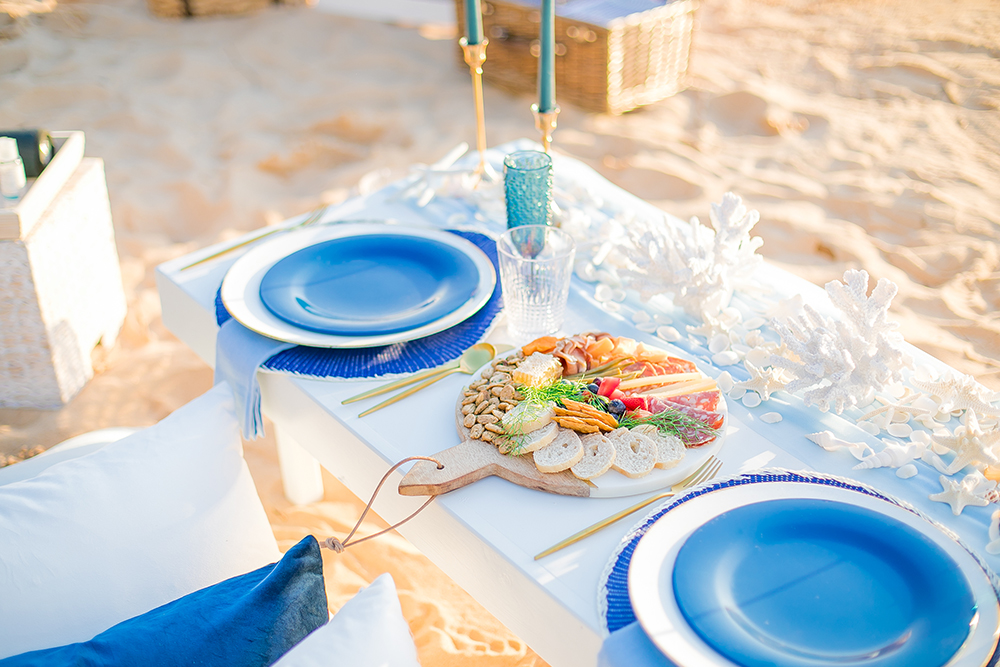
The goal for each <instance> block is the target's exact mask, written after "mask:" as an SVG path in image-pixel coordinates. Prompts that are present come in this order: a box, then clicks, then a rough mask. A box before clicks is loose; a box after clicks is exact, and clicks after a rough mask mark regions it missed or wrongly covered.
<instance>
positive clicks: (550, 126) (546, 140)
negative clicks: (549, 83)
mask: <svg viewBox="0 0 1000 667" xmlns="http://www.w3.org/2000/svg"><path fill="white" fill-rule="evenodd" d="M531 113H533V114H535V128H536V129H537V130H538V131H539V132H541V133H542V147H543V148H544V149H545V152H546V153H548V152H549V146H551V145H552V133H553V132H555V130H556V117H557V116H559V107H552V110H551V111H539V110H538V105H537V104H532V105H531Z"/></svg>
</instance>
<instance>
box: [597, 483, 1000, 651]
mask: <svg viewBox="0 0 1000 667" xmlns="http://www.w3.org/2000/svg"><path fill="white" fill-rule="evenodd" d="M772 482H799V483H803V484H822V485H824V486H835V487H838V488H841V489H848V490H850V491H857V492H858V493H863V494H865V495H868V496H873V497H875V498H879V499H881V500H884V501H886V502H889V503H892V504H893V505H896V506H898V507H902V508H903V509H906V510H908V511H910V512H913V513H914V514H916V515H918V516H920V517H921V518H923V519H925V520H927V521H928V522H929V523H931V524H933V525H935V526H937V527H938V528H939V529H941V530H943V531H944V532H945V533H946V534H948V535H950V536H951V537H953V538H955V540H956V541H957V542H958V543H959V544H961V545H962V546H963V547H964V548H965V549H966V551H968V552H969V553H970V554H971V555H972V557H973V558H974V559H975V560H976V562H977V563H979V565H980V567H982V568H983V571H984V572H986V574H987V576H989V578H990V581H991V583H992V584H993V588H994V590H998V589H1000V580H998V579H997V576H996V575H995V574H994V573H993V572H992V570H991V569H990V568H989V567H988V566H987V565H986V564H985V563H984V562H983V560H982V559H981V558H980V557H979V556H977V555H976V554H975V552H973V551H972V550H970V549H969V548H968V547H966V546H965V545H964V544H962V542H961V541H960V540H958V539H957V537H955V535H954V534H952V533H951V531H949V530H948V529H947V528H945V527H943V526H941V525H940V524H938V523H936V522H934V521H932V520H930V519H928V518H927V517H925V516H923V515H922V514H920V512H918V511H916V510H915V509H913V508H912V507H911V506H909V505H908V504H906V503H904V502H902V501H900V500H896V499H894V498H892V497H890V496H887V495H884V494H882V493H880V492H879V491H877V490H875V489H873V488H872V487H870V486H866V485H864V484H861V483H859V482H856V481H854V480H844V479H840V478H837V477H833V476H828V475H821V474H818V473H797V472H790V471H787V470H761V471H758V472H755V473H747V474H743V475H739V476H736V477H733V478H730V479H726V480H719V481H717V482H713V483H711V484H706V485H704V486H701V487H699V488H697V489H695V490H693V491H691V492H690V493H687V494H685V495H683V496H681V497H679V498H675V499H673V500H671V501H670V502H669V503H668V504H667V505H665V506H663V507H661V508H659V509H656V510H654V511H653V512H652V513H650V514H649V515H648V516H647V517H646V518H645V519H643V520H642V521H641V522H640V523H639V524H637V525H636V527H635V528H633V529H632V530H631V531H630V532H629V533H628V534H627V535H626V536H625V537H624V538H623V539H622V542H621V544H620V545H619V547H618V549H617V550H616V551H615V553H614V555H613V556H612V557H611V560H610V561H609V562H608V565H607V567H606V568H605V570H604V577H602V582H601V588H600V592H599V598H600V599H599V601H598V604H599V606H600V608H601V612H602V614H603V617H604V624H605V627H606V628H607V630H608V632H614V631H615V630H620V629H622V628H624V627H625V626H627V625H630V624H631V623H633V622H635V621H636V617H635V612H634V611H633V610H632V602H631V600H630V599H629V595H628V568H629V564H630V563H631V562H632V555H633V554H634V553H635V548H636V547H637V546H638V545H639V540H641V539H642V537H643V536H644V535H645V534H646V532H647V531H648V530H649V529H650V528H652V527H653V525H654V524H655V523H656V522H657V520H658V519H659V518H660V517H662V516H663V515H664V514H666V513H667V512H669V511H671V510H672V509H674V508H676V507H680V506H681V505H683V504H684V503H686V502H688V501H689V500H691V499H693V498H697V497H698V496H703V495H705V494H706V493H712V492H713V491H718V490H719V489H725V488H728V487H732V486H743V485H746V484H766V483H772ZM998 657H1000V653H995V654H994V655H993V658H992V659H991V660H990V663H989V664H991V665H993V664H996V662H997V659H998Z"/></svg>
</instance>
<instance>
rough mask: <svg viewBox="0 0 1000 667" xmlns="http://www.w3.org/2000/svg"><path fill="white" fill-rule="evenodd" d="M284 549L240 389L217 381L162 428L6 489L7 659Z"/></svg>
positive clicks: (1, 614)
mask: <svg viewBox="0 0 1000 667" xmlns="http://www.w3.org/2000/svg"><path fill="white" fill-rule="evenodd" d="M17 465H20V464H17ZM15 467H16V466H15ZM280 555H281V554H280V553H279V551H278V546H277V543H276V542H275V539H274V535H273V533H272V532H271V528H270V526H269V525H268V521H267V516H266V515H265V513H264V508H263V506H262V505H261V503H260V498H259V497H258V496H257V490H256V488H255V487H254V483H253V479H252V478H251V477H250V471H249V469H248V468H247V465H246V462H245V461H244V460H243V446H242V442H241V441H240V437H239V427H238V423H237V421H236V415H235V407H234V402H233V397H232V392H231V390H230V389H229V387H228V386H227V385H218V386H216V387H215V388H214V389H212V390H211V391H209V392H207V393H206V394H205V395H203V396H201V397H200V398H198V399H196V400H194V401H192V402H191V403H189V404H188V405H186V406H184V407H182V408H180V409H179V410H177V411H176V412H175V413H174V414H172V415H170V416H169V417H167V418H166V419H164V420H163V421H162V422H160V423H159V424H157V425H155V426H152V427H150V428H148V429H145V430H142V431H139V432H138V433H135V434H134V435H132V436H129V437H127V438H124V439H123V440H119V441H117V442H113V443H110V444H107V445H105V446H103V447H101V448H100V449H98V450H97V451H93V452H91V453H89V454H85V455H84V456H81V457H79V458H75V459H72V460H65V461H61V462H59V463H56V464H54V465H52V466H50V467H48V468H46V469H45V470H42V471H41V472H39V473H38V474H37V475H36V476H34V477H32V478H30V479H25V480H22V481H18V482H13V483H10V484H7V485H5V486H0V658H3V657H7V656H11V655H17V654H19V653H22V652H25V651H29V650H34V649H40V648H49V647H53V646H61V645H63V644H69V643H72V642H78V641H86V640H88V639H91V638H92V637H93V636H94V635H96V634H98V633H100V632H103V631H104V630H106V629H107V628H109V627H111V626H112V625H115V624H116V623H119V622H120V621H123V620H125V619H128V618H131V617H133V616H138V615H139V614H142V613H145V612H147V611H149V610H151V609H153V608H155V607H158V606H160V605H162V604H165V603H167V602H170V601H171V600H175V599H177V598H179V597H181V596H184V595H187V594H188V593H191V592H193V591H196V590H198V589H201V588H204V587H206V586H210V585H212V584H215V583H218V582H220V581H222V580H224V579H227V578H229V577H233V576H236V575H239V574H244V573H246V572H249V571H251V570H254V569H256V568H258V567H261V566H263V565H266V564H268V563H273V562H275V561H277V560H278V559H279V558H280Z"/></svg>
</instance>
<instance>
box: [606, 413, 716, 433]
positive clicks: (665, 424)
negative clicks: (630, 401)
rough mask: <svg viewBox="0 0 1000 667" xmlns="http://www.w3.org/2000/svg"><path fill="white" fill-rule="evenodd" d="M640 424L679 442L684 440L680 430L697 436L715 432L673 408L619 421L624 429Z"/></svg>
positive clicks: (630, 416) (623, 418) (626, 416)
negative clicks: (677, 439)
mask: <svg viewBox="0 0 1000 667" xmlns="http://www.w3.org/2000/svg"><path fill="white" fill-rule="evenodd" d="M641 424H652V425H653V426H655V427H656V428H657V429H659V430H660V432H661V433H666V434H668V435H675V436H677V437H679V438H681V440H684V437H683V436H682V435H681V431H682V430H688V431H693V432H694V433H695V434H697V435H699V436H705V435H711V434H712V433H715V432H716V431H715V429H714V428H712V427H711V426H709V425H708V424H705V423H704V422H700V421H698V420H697V419H695V418H694V417H689V416H688V415H686V414H684V413H683V412H681V411H680V410H674V409H673V408H667V409H666V410H664V411H663V412H657V413H654V414H652V415H650V416H649V417H642V418H639V417H635V416H632V415H625V416H624V417H622V420H621V425H622V426H624V427H625V428H632V427H634V426H639V425H641Z"/></svg>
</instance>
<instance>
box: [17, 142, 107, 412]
mask: <svg viewBox="0 0 1000 667" xmlns="http://www.w3.org/2000/svg"><path fill="white" fill-rule="evenodd" d="M81 139H82V137H81ZM81 144H82V141H81ZM81 154H82V151H81ZM57 156H58V153H57ZM55 162H56V161H55V160H53V163H55ZM50 167H51V164H50ZM50 167H46V169H49V168H50ZM44 176H45V172H42V176H40V177H39V179H38V181H36V184H37V183H38V182H42V183H44V181H43V178H44ZM50 194H51V199H50V201H49V203H48V205H47V206H45V207H44V209H43V210H41V211H39V212H38V214H37V215H32V216H31V217H32V218H33V219H32V222H31V224H30V225H23V224H22V225H19V232H20V233H19V235H18V236H17V237H15V238H9V239H0V407H8V408H26V407H28V408H58V407H60V406H62V405H63V404H65V403H66V402H68V401H69V400H70V399H71V398H73V396H75V395H76V393H77V392H79V391H80V389H82V388H83V386H84V385H85V384H86V383H87V381H88V380H89V379H90V378H91V377H93V366H92V364H91V352H92V351H93V348H94V346H95V345H96V344H97V343H99V342H102V341H103V343H104V344H105V345H112V344H113V343H114V340H115V338H116V337H117V335H118V331H119V330H120V329H121V325H122V323H123V322H124V320H125V311H126V302H125V293H124V289H123V288H122V279H121V268H120V266H119V263H118V251H117V248H116V246H115V237H114V228H113V226H112V221H111V206H110V202H109V201H108V189H107V182H106V180H105V176H104V162H103V161H102V160H100V159H97V158H82V159H80V158H78V164H77V165H76V168H75V169H70V170H69V175H68V177H67V178H66V179H65V181H64V183H63V184H61V187H59V188H58V189H57V190H56V191H55V192H52V193H50ZM30 195H31V191H30V190H29V191H28V192H27V193H26V194H25V195H24V197H23V198H22V201H23V200H26V199H28V197H29V196H30ZM23 221H24V218H22V223H23Z"/></svg>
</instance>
